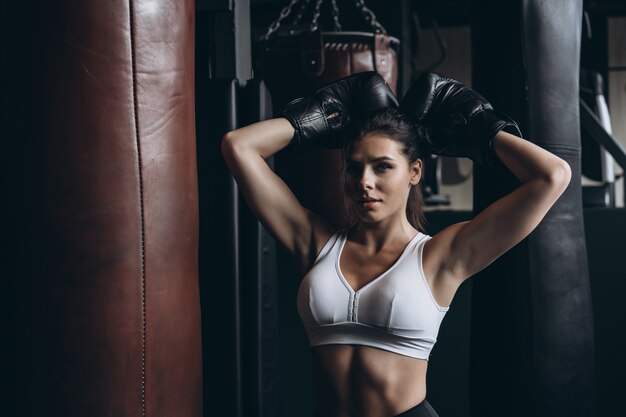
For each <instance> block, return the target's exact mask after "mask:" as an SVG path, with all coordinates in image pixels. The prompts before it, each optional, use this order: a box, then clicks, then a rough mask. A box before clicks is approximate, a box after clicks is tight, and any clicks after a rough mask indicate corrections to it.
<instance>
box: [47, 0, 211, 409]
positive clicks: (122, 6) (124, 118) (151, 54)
mask: <svg viewBox="0 0 626 417" xmlns="http://www.w3.org/2000/svg"><path fill="white" fill-rule="evenodd" d="M48 7H49V9H48V10H47V11H46V12H47V16H48V18H47V19H46V21H45V25H46V28H45V32H46V34H47V36H46V38H45V39H43V40H42V42H45V49H46V56H45V59H44V62H43V74H44V75H43V84H42V85H43V88H44V90H45V91H44V95H43V100H44V103H43V108H44V114H43V116H44V120H45V122H44V129H43V132H44V136H45V137H44V138H42V141H41V142H42V144H43V149H42V152H43V166H44V170H45V194H44V197H43V199H44V201H43V204H44V213H45V214H44V216H45V224H46V228H45V229H46V230H45V236H46V237H47V239H46V240H45V241H44V242H42V245H45V246H46V260H45V270H46V273H45V275H44V276H42V277H41V281H42V285H44V286H45V288H46V294H47V297H46V300H45V303H46V306H45V311H46V316H45V317H43V318H42V320H45V321H46V328H47V333H46V334H45V336H44V337H43V338H42V339H44V340H45V341H46V344H45V347H43V350H42V354H43V355H45V356H46V363H47V366H48V367H47V369H46V370H45V371H42V372H41V378H44V379H45V382H44V383H43V384H44V385H45V386H46V392H47V394H48V398H47V414H46V415H47V416H63V417H70V416H75V417H79V416H80V417H84V416H91V417H97V416H103V417H104V416H141V415H145V416H151V417H157V416H164V417H165V416H181V417H200V416H201V415H202V381H201V372H202V359H201V340H200V334H201V333H200V305H199V292H198V255H197V254H198V187H197V170H196V147H195V115H194V36H195V35H194V2H193V1H190V0H184V1H171V0H151V1H130V2H128V1H119V0H115V1H113V2H80V1H65V2H55V3H54V4H52V3H50V4H49V6H48Z"/></svg>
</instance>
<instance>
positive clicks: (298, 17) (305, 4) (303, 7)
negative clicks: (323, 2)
mask: <svg viewBox="0 0 626 417" xmlns="http://www.w3.org/2000/svg"><path fill="white" fill-rule="evenodd" d="M309 3H311V0H304V1H303V2H302V3H301V4H300V8H299V9H298V13H297V14H296V18H295V19H294V20H293V25H294V26H297V25H299V24H300V21H301V20H302V16H304V12H305V11H306V8H307V7H308V6H309Z"/></svg>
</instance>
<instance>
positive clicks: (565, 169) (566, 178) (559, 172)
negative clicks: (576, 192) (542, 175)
mask: <svg viewBox="0 0 626 417" xmlns="http://www.w3.org/2000/svg"><path fill="white" fill-rule="evenodd" d="M571 180H572V168H571V167H570V165H569V164H568V163H567V162H566V161H565V160H563V159H560V158H559V162H558V164H556V166H555V167H554V168H553V169H552V170H551V172H550V182H551V183H552V184H555V185H556V186H557V187H559V188H562V190H563V191H565V189H566V188H567V186H568V185H569V183H570V181H571Z"/></svg>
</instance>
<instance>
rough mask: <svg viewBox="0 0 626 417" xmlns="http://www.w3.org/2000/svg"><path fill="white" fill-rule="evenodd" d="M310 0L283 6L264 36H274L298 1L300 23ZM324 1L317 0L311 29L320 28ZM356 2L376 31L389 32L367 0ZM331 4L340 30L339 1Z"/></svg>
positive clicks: (295, 22)
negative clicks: (366, 3) (369, 6)
mask: <svg viewBox="0 0 626 417" xmlns="http://www.w3.org/2000/svg"><path fill="white" fill-rule="evenodd" d="M300 2H301V3H300ZM310 2H311V0H291V2H290V3H289V4H288V5H287V6H285V7H283V9H282V10H281V11H280V15H279V16H278V19H276V20H275V21H274V22H272V24H271V25H270V26H269V28H268V29H267V32H266V33H265V36H263V39H264V40H268V39H269V37H270V36H272V34H273V33H274V32H276V31H277V30H278V28H280V24H281V22H282V21H283V20H284V19H285V18H287V17H288V16H289V15H290V14H291V9H292V8H293V6H295V5H296V3H300V8H299V9H298V13H297V15H296V17H295V20H294V23H293V24H294V25H297V24H298V23H300V20H302V16H303V14H304V12H305V10H306V8H307V6H308V5H309V3H310ZM323 2H324V0H316V2H315V11H314V12H313V21H312V25H311V31H315V30H317V29H318V28H319V23H318V21H319V18H320V12H321V6H322V3H323ZM354 3H355V5H356V7H357V9H359V10H360V11H361V13H363V16H364V17H365V20H366V21H367V23H369V24H370V25H371V26H372V28H373V29H374V31H375V32H377V33H382V34H384V35H385V34H387V31H386V30H385V28H384V27H383V25H381V24H380V23H379V22H378V20H377V19H376V15H375V14H374V12H372V11H371V10H370V9H369V8H368V7H367V6H366V5H365V2H364V1H363V0H354ZM331 4H332V9H331V10H332V16H333V21H334V25H335V30H339V31H340V30H341V23H339V8H338V7H337V1H336V0H331Z"/></svg>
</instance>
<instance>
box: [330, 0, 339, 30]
mask: <svg viewBox="0 0 626 417" xmlns="http://www.w3.org/2000/svg"><path fill="white" fill-rule="evenodd" d="M331 3H332V6H333V7H332V12H333V20H334V21H335V30H336V31H341V23H339V8H338V7H337V1H336V0H332V2H331Z"/></svg>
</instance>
